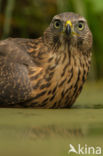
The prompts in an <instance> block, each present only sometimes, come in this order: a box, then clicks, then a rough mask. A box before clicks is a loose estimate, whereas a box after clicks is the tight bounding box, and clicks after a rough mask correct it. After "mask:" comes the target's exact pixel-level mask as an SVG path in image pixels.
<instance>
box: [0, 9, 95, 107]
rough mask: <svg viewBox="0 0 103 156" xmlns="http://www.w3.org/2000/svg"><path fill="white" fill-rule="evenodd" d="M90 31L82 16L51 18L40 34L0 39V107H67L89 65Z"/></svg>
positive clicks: (85, 75)
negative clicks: (29, 36)
mask: <svg viewBox="0 0 103 156" xmlns="http://www.w3.org/2000/svg"><path fill="white" fill-rule="evenodd" d="M91 49H92V33H91V31H90V29H89V27H88V24H87V21H86V19H85V18H84V17H82V16H80V15H79V14H76V13H73V12H64V13H61V14H58V15H56V16H54V17H53V19H52V21H51V23H50V25H49V26H48V28H47V29H46V30H45V31H44V33H43V35H42V37H39V38H37V39H20V38H8V39H5V40H2V41H0V107H34V108H70V107H71V106H72V104H73V103H74V102H75V100H76V98H77V96H78V95H79V94H80V92H81V90H82V87H83V84H84V82H85V80H86V78H87V74H88V71H89V67H90V64H91V54H92V52H91V51H92V50H91Z"/></svg>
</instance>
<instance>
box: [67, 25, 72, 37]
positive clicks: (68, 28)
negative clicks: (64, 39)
mask: <svg viewBox="0 0 103 156" xmlns="http://www.w3.org/2000/svg"><path fill="white" fill-rule="evenodd" d="M66 34H67V35H70V34H71V26H70V24H67V26H66Z"/></svg>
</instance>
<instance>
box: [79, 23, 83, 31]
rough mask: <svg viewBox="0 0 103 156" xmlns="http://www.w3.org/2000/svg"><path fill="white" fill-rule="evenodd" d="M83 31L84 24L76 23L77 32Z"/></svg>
mask: <svg viewBox="0 0 103 156" xmlns="http://www.w3.org/2000/svg"><path fill="white" fill-rule="evenodd" d="M83 29H84V23H83V22H79V23H78V30H80V31H82V30H83Z"/></svg>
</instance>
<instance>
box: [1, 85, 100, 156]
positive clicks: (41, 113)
mask: <svg viewBox="0 0 103 156" xmlns="http://www.w3.org/2000/svg"><path fill="white" fill-rule="evenodd" d="M102 108H103V83H102V82H99V83H88V84H86V85H85V87H84V90H83V92H82V94H81V95H80V97H79V98H78V100H77V101H76V103H75V104H74V106H73V108H72V109H56V110H55V109H53V110H44V109H43V110H41V109H11V108H1V109H0V156H9V155H10V156H12V155H13V156H14V155H15V156H18V155H19V156H28V155H30V156H41V155H42V156H68V150H69V144H72V145H74V146H75V147H77V145H78V144H81V145H82V146H83V145H85V144H87V145H88V146H101V147H103V109H102ZM102 154H103V153H102ZM69 155H73V154H69ZM74 155H75V154H74Z"/></svg>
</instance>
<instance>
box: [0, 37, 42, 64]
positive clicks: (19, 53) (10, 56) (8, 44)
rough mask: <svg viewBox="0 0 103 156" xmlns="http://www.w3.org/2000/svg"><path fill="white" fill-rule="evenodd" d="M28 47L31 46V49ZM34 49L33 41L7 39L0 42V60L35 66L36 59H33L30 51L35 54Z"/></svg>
mask: <svg viewBox="0 0 103 156" xmlns="http://www.w3.org/2000/svg"><path fill="white" fill-rule="evenodd" d="M36 42H37V41H36ZM38 42H39V41H38ZM30 45H33V47H31V46H30ZM35 49H36V46H35V40H32V39H19V38H15V39H13V38H8V39H6V40H3V41H0V59H6V60H7V61H10V62H17V63H20V64H25V65H33V64H36V57H35V59H34V58H33V57H32V55H31V54H30V51H31V50H32V51H33V52H34V53H36V50H35Z"/></svg>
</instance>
